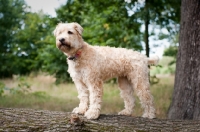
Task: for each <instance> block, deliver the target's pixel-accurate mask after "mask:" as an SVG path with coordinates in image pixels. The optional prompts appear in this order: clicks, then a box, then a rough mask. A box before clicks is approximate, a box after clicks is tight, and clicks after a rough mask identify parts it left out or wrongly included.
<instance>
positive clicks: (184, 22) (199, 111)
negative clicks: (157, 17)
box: [168, 0, 200, 119]
mask: <svg viewBox="0 0 200 132" xmlns="http://www.w3.org/2000/svg"><path fill="white" fill-rule="evenodd" d="M199 11H200V1H199V0H192V1H191V0H182V5H181V29H180V39H179V48H178V55H177V65H176V75H175V85H174V92H173V99H172V103H171V106H170V109H169V113H168V117H169V118H170V119H200V69H199V67H200V61H199V60H200V56H199V51H200V13H199Z"/></svg>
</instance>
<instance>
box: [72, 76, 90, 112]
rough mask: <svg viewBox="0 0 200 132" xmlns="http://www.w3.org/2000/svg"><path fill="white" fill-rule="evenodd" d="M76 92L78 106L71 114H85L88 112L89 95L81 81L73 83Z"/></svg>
mask: <svg viewBox="0 0 200 132" xmlns="http://www.w3.org/2000/svg"><path fill="white" fill-rule="evenodd" d="M74 83H75V85H76V88H77V91H78V98H79V100H80V103H79V106H78V107H76V108H74V110H73V111H72V113H77V114H82V115H83V114H85V112H86V111H87V110H88V103H89V93H88V89H87V87H86V86H85V84H84V83H83V82H81V81H77V80H76V81H74Z"/></svg>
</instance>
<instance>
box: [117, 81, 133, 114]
mask: <svg viewBox="0 0 200 132" xmlns="http://www.w3.org/2000/svg"><path fill="white" fill-rule="evenodd" d="M118 85H119V89H120V92H121V93H120V95H121V97H122V98H123V99H124V105H125V109H124V110H122V111H121V112H119V113H118V114H119V115H131V114H132V111H133V107H134V97H133V88H132V86H131V82H129V80H128V79H127V77H119V78H118Z"/></svg>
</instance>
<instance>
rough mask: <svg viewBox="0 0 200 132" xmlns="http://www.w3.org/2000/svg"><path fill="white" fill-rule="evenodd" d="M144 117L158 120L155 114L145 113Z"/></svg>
mask: <svg viewBox="0 0 200 132" xmlns="http://www.w3.org/2000/svg"><path fill="white" fill-rule="evenodd" d="M142 117H143V118H149V119H154V118H156V116H155V113H153V112H152V113H144V114H143V115H142Z"/></svg>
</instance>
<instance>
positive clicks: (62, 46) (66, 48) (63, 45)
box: [57, 42, 72, 52]
mask: <svg viewBox="0 0 200 132" xmlns="http://www.w3.org/2000/svg"><path fill="white" fill-rule="evenodd" d="M57 47H58V49H59V50H61V51H63V52H66V51H69V50H70V49H71V48H72V47H71V45H70V44H69V43H66V42H63V43H60V42H59V43H58V44H57Z"/></svg>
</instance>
